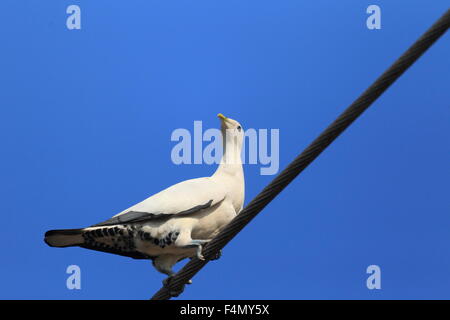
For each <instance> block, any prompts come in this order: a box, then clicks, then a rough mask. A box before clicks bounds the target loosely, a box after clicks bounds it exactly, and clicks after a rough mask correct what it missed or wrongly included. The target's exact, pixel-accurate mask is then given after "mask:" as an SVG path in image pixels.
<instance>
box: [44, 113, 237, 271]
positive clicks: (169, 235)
mask: <svg viewBox="0 0 450 320" xmlns="http://www.w3.org/2000/svg"><path fill="white" fill-rule="evenodd" d="M218 117H219V118H220V120H221V132H222V137H223V139H222V140H223V155H222V160H221V162H220V165H219V167H218V168H217V170H216V171H215V173H214V174H213V175H212V176H211V177H205V178H198V179H191V180H186V181H183V182H180V183H177V184H175V185H173V186H171V187H169V188H167V189H165V190H163V191H161V192H159V193H157V194H155V195H153V196H151V197H149V198H147V199H145V200H144V201H142V202H139V203H138V204H136V205H134V206H132V207H130V208H128V209H126V210H124V211H122V212H120V213H119V214H117V215H115V216H113V217H112V218H111V219H109V220H106V221H104V222H101V223H98V224H95V225H93V226H90V227H87V228H82V229H65V230H50V231H47V232H46V233H45V239H44V241H45V242H46V243H47V244H48V245H49V246H51V247H72V246H78V247H83V248H87V249H92V250H98V251H104V252H109V253H114V254H118V255H123V256H128V257H132V258H135V259H150V260H152V262H153V266H154V267H155V268H156V269H157V270H158V271H159V272H162V273H164V274H167V275H168V276H169V278H170V277H171V276H172V275H173V274H174V272H173V270H172V267H173V265H174V264H176V263H177V262H178V261H180V260H182V259H184V258H188V257H193V256H197V257H198V258H199V259H204V258H203V256H202V245H204V244H206V243H207V242H208V241H210V240H211V239H212V238H213V237H214V236H216V235H217V234H218V233H219V232H220V231H221V230H222V229H223V228H224V227H225V226H226V225H227V224H228V223H229V222H230V221H231V220H232V219H233V218H234V217H235V216H236V215H237V214H238V213H239V212H240V211H241V210H242V207H243V204H244V172H243V169H242V162H241V149H242V142H243V139H244V130H243V129H242V127H241V125H240V124H239V123H238V122H237V121H235V120H233V119H230V118H227V117H225V116H223V115H222V114H219V115H218Z"/></svg>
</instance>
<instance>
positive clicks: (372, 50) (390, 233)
mask: <svg viewBox="0 0 450 320" xmlns="http://www.w3.org/2000/svg"><path fill="white" fill-rule="evenodd" d="M71 4H77V5H79V6H80V8H81V12H82V18H81V19H82V22H81V23H82V29H81V30H68V29H67V28H66V19H67V17H68V15H67V14H66V8H67V7H68V6H69V5H71ZM371 4H377V5H379V6H380V7H381V19H382V20H381V25H382V28H381V29H380V30H368V29H367V27H366V22H365V21H366V18H367V17H368V15H367V14H366V8H367V7H368V6H369V5H371ZM447 7H448V1H444V0H442V1H438V0H435V1H424V0H423V1H422V0H420V1H419V0H416V1H375V2H374V1H356V0H355V1H349V0H347V1H323V0H322V1H310V0H308V1H298V0H282V1H273V0H272V1H268V0H258V1H256V0H247V1H238V0H227V1H224V0H218V1H210V0H196V1H182V0H173V1H154V0H151V1H147V0H135V1H105V0H96V1H80V0H71V1H66V0H63V1H56V0H51V1H40V2H37V1H31V0H30V1H24V0H4V1H2V2H1V4H0V36H1V39H2V41H1V48H2V50H1V51H0V56H1V59H0V66H1V68H0V70H1V72H0V84H1V88H2V89H1V90H0V123H1V125H0V137H1V149H2V153H1V154H2V157H1V158H0V178H1V180H2V182H3V183H1V184H0V197H1V203H2V214H1V216H2V218H3V222H2V226H3V227H2V241H1V242H0V243H1V244H0V248H1V252H2V258H1V263H0V281H1V284H2V285H1V288H0V298H2V299H146V298H149V297H150V296H151V295H152V294H153V293H154V292H155V291H156V290H158V289H159V288H160V285H161V280H162V279H163V278H164V277H163V275H161V274H159V273H157V272H156V271H155V270H154V269H153V268H152V266H151V265H150V263H149V262H148V261H136V260H132V259H128V258H125V257H119V256H114V255H109V254H106V253H98V252H94V251H89V250H85V249H80V248H68V249H55V248H50V247H48V246H47V245H45V244H44V242H43V241H42V239H43V234H44V232H45V231H46V230H48V229H55V228H74V227H83V226H87V225H91V224H93V223H96V222H99V221H103V220H105V219H106V218H108V217H110V216H112V215H113V214H116V213H118V212H119V211H121V210H123V209H125V208H127V207H129V206H130V205H132V204H134V203H136V202H138V201H140V200H142V199H144V198H146V197H147V196H149V195H151V194H153V193H155V192H157V191H159V190H161V189H163V188H165V187H167V186H170V185H172V184H174V183H176V182H179V181H182V180H185V179H189V178H195V177H200V176H207V175H210V174H211V173H212V172H213V171H214V170H215V166H210V165H180V166H177V165H175V164H173V163H172V161H171V158H170V153H171V149H172V148H173V146H174V144H175V143H174V142H172V141H170V136H171V133H172V131H173V130H175V129H177V128H187V129H190V130H191V129H192V128H193V122H194V120H201V121H203V126H204V127H205V128H215V127H217V126H218V125H219V122H218V119H217V118H216V114H217V113H218V112H222V113H224V114H225V115H227V116H230V117H232V118H235V119H237V120H239V121H240V122H241V123H242V124H243V126H244V127H245V128H257V129H258V128H267V129H271V128H276V129H279V130H280V167H281V168H284V167H285V166H286V165H287V164H288V163H289V162H290V161H291V160H292V159H293V158H294V157H295V156H296V155H297V154H298V153H299V152H301V151H302V150H303V148H305V147H306V146H307V145H308V144H309V142H311V141H312V140H313V139H314V138H315V137H316V136H317V135H318V134H319V133H320V132H321V131H322V130H323V129H324V128H325V127H326V126H327V125H328V124H329V123H330V122H331V121H332V120H334V118H335V117H336V116H337V115H338V114H339V113H340V112H341V111H342V110H344V108H346V107H347V106H348V105H349V104H350V103H351V102H352V101H353V100H354V99H355V98H356V97H357V96H358V95H359V94H360V93H361V92H362V91H363V90H364V89H366V88H367V87H368V86H369V85H370V84H371V83H372V82H373V81H374V80H375V79H376V77H378V76H379V75H380V74H381V73H382V72H383V71H384V70H385V69H386V68H387V67H388V66H389V65H390V64H391V63H392V62H393V61H394V60H395V59H396V58H397V57H398V56H399V55H400V54H401V53H403V52H404V50H406V49H407V48H408V46H409V45H411V44H412V43H413V42H414V41H415V40H416V39H417V38H418V37H419V36H420V35H421V34H422V33H423V32H424V31H425V30H426V29H427V28H428V27H429V26H430V25H431V24H432V23H433V22H434V21H435V20H436V19H437V18H438V17H440V16H441V15H442V14H443V13H444V12H445V10H446V9H447ZM449 40H450V39H449V34H446V35H444V37H442V38H441V39H440V40H439V42H438V43H436V44H435V45H434V46H433V47H432V48H431V49H430V50H429V51H428V52H427V53H426V54H425V55H424V56H423V57H422V58H421V59H420V60H419V61H418V62H417V63H416V64H415V65H414V66H413V67H412V68H411V69H410V70H408V71H407V73H406V74H404V75H403V76H402V77H401V78H400V79H399V80H398V81H397V82H396V83H395V84H394V85H393V86H392V87H391V88H390V89H389V90H388V91H387V92H386V93H385V94H384V95H383V96H382V97H380V98H379V99H378V100H377V101H376V102H375V103H374V105H373V106H372V107H371V108H370V109H369V110H368V111H367V112H366V113H365V114H364V115H363V116H362V117H361V118H360V119H358V121H357V122H356V123H354V125H352V126H351V127H350V128H349V129H348V130H347V131H346V132H345V133H344V134H343V135H342V136H341V137H339V138H338V140H337V141H335V142H334V143H333V144H332V145H331V146H330V147H329V148H328V149H327V150H326V151H325V152H324V153H323V154H322V155H321V156H320V157H319V158H318V159H317V160H316V161H315V162H314V163H312V164H311V165H310V166H309V167H308V168H307V170H305V171H304V172H303V173H302V175H301V176H299V177H298V178H297V179H296V180H295V181H294V182H293V183H292V184H291V185H290V186H289V187H288V188H287V189H286V190H285V191H283V192H282V194H280V195H279V196H278V197H277V198H276V199H275V200H274V201H273V202H272V203H271V204H270V205H269V206H268V207H267V208H266V209H265V210H264V211H263V212H262V213H261V214H260V215H259V216H258V217H257V218H256V219H255V220H254V221H253V222H252V223H251V224H250V225H249V226H248V227H247V228H245V229H244V230H243V231H242V232H241V233H240V234H239V235H238V236H237V237H236V238H235V239H234V240H233V241H232V242H231V243H230V244H229V245H228V246H227V247H226V248H225V249H224V251H223V256H222V258H221V259H220V260H219V261H215V262H211V263H209V264H208V265H207V267H205V268H204V269H203V270H202V271H201V272H200V273H199V274H198V275H197V276H196V277H195V278H194V279H193V281H194V284H193V285H191V286H189V287H188V288H187V289H186V291H185V293H184V294H183V295H182V298H185V299H449V298H450V295H449V291H448V288H449V286H450V275H449V270H450V251H449V243H450V231H449V223H450V216H449V213H450V203H449V201H448V191H449V181H450V174H449V167H448V164H449V161H450V152H449V151H450V150H449V138H450V133H449V130H448V128H449V127H448V125H449V120H450V108H449V101H450V90H449V83H450V72H449V71H450V60H449V58H448V57H449V52H450V50H449V49H450V42H449ZM244 170H245V178H246V203H247V202H248V201H249V200H251V199H252V198H253V197H254V196H255V195H256V194H257V193H258V192H259V191H261V189H262V188H263V187H264V186H265V185H266V184H267V183H269V182H270V181H271V179H272V178H273V176H263V175H260V166H259V165H246V166H245V169H244ZM72 264H76V265H78V266H80V268H81V277H82V278H81V290H68V289H67V288H66V279H67V277H68V276H69V275H68V274H66V268H67V267H68V266H69V265H72ZM369 265H379V266H380V268H381V286H382V288H381V290H368V289H367V287H366V279H367V277H368V274H366V268H367V267H368V266H369ZM178 267H179V266H178Z"/></svg>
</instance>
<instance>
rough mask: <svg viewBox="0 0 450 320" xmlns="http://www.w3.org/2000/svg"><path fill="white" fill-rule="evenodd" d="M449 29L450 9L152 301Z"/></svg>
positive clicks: (196, 267) (189, 272) (179, 284)
mask: <svg viewBox="0 0 450 320" xmlns="http://www.w3.org/2000/svg"><path fill="white" fill-rule="evenodd" d="M449 26H450V9H449V10H447V12H446V13H445V14H444V15H443V16H442V17H441V18H440V19H439V20H438V21H436V22H435V23H434V24H433V25H432V26H431V27H430V28H429V29H428V30H427V31H426V32H425V33H424V34H423V35H422V36H421V37H420V38H419V39H418V40H417V41H416V42H415V43H414V44H413V45H412V46H411V47H410V48H409V49H408V50H407V51H406V52H405V53H404V54H403V55H402V56H401V57H400V58H398V59H397V60H396V61H395V62H394V63H393V64H392V65H391V66H390V67H389V68H388V69H387V70H386V71H385V72H384V73H383V74H382V75H381V76H380V77H379V78H378V79H377V80H376V81H375V82H374V83H373V84H372V85H371V86H370V87H369V88H368V89H366V91H364V92H363V93H362V94H361V95H360V96H359V97H358V98H357V99H356V100H355V101H354V102H353V103H352V104H351V105H350V106H349V107H348V108H347V109H346V110H345V111H344V112H343V113H342V114H341V115H340V116H339V117H338V118H337V119H336V120H335V121H334V122H333V123H332V124H331V125H329V126H328V127H327V128H326V129H325V130H324V131H323V132H322V133H321V134H320V135H319V136H318V137H317V138H316V139H315V140H314V141H313V142H312V143H311V144H310V145H309V146H308V147H307V148H306V149H305V150H304V151H303V152H302V153H301V154H300V155H299V156H297V158H295V159H294V161H292V162H291V163H290V164H289V165H288V166H287V167H286V168H285V169H284V170H283V171H282V172H281V173H280V174H279V175H278V176H277V177H275V179H273V180H272V182H270V183H269V184H268V185H267V186H266V187H265V188H264V189H263V190H262V191H261V192H260V193H259V194H258V195H257V196H256V197H255V198H254V199H253V200H252V201H251V202H250V203H249V204H248V205H247V206H246V207H245V208H244V209H243V210H242V211H241V212H240V213H239V214H238V215H237V216H236V217H235V218H234V219H233V220H232V221H231V222H230V223H229V224H228V225H227V226H226V227H225V228H224V229H223V230H222V231H221V232H220V233H219V234H218V235H217V236H216V237H215V238H214V239H212V240H211V241H210V242H209V243H208V244H207V245H206V246H205V248H204V249H203V255H204V257H205V260H199V259H198V258H196V257H194V258H192V260H191V261H189V262H188V263H187V264H186V265H185V266H184V267H183V268H182V269H181V270H180V271H179V272H177V273H176V274H175V275H174V276H173V277H172V278H171V280H170V282H169V283H168V285H166V286H163V287H162V288H161V289H160V290H159V291H158V292H156V293H155V294H154V296H153V297H152V300H167V299H170V298H171V297H172V295H171V292H173V291H176V290H177V289H178V290H180V289H183V288H184V285H185V284H186V283H187V282H188V281H189V280H190V279H191V278H192V277H193V276H194V275H195V274H196V273H197V272H199V271H200V270H201V269H202V268H203V267H204V266H205V265H206V264H207V263H208V260H211V259H213V257H215V256H216V255H217V254H218V252H219V251H220V250H221V249H222V248H223V247H224V246H225V245H226V244H227V243H228V242H229V241H231V239H233V238H234V237H235V236H236V235H237V234H238V233H239V232H240V231H241V230H242V229H243V228H244V227H245V226H246V225H247V224H248V223H249V222H250V221H251V220H252V219H253V218H254V217H255V216H256V215H257V214H258V213H259V212H261V210H262V209H264V207H265V206H266V205H267V204H269V203H270V202H271V201H272V200H273V199H274V198H275V197H276V196H277V195H278V194H279V193H280V192H281V191H282V190H283V189H284V188H285V187H286V186H287V185H288V184H289V183H290V182H292V180H294V179H295V178H296V177H297V176H298V175H299V174H300V173H301V172H302V171H303V170H304V169H305V168H306V167H307V166H308V165H309V164H310V163H311V162H312V161H313V160H314V159H316V158H317V157H318V156H319V155H320V154H321V153H322V151H324V150H325V149H326V148H327V147H328V146H329V145H330V144H331V143H332V142H333V141H334V140H335V139H336V138H337V137H338V136H339V135H340V134H341V133H342V132H343V131H344V130H345V129H346V128H347V127H349V126H350V124H352V123H353V121H355V120H356V119H357V118H358V117H359V116H360V115H361V114H362V113H363V112H364V111H365V110H366V109H367V108H368V107H369V106H370V105H371V104H372V103H373V102H374V101H375V100H376V99H377V98H378V97H379V96H380V95H381V94H382V93H383V92H384V91H386V89H388V88H389V86H390V85H391V84H392V83H394V81H396V80H397V79H398V78H399V77H400V76H401V75H402V74H403V73H404V72H405V71H406V70H407V69H408V68H409V67H410V66H411V65H412V64H413V63H414V62H415V61H416V60H417V59H418V58H419V57H420V56H421V55H422V54H423V53H425V51H427V49H428V48H429V47H430V46H431V45H432V44H433V43H435V42H436V41H437V40H438V39H439V38H440V37H441V36H442V35H443V34H444V33H445V32H446V31H447V29H448V28H449Z"/></svg>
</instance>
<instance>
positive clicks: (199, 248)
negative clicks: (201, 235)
mask: <svg viewBox="0 0 450 320" xmlns="http://www.w3.org/2000/svg"><path fill="white" fill-rule="evenodd" d="M209 241H211V239H207V240H191V242H190V243H189V244H187V245H185V246H183V247H184V248H197V252H196V255H197V258H198V259H200V260H205V257H204V256H203V255H202V249H203V245H204V244H206V243H208V242H209Z"/></svg>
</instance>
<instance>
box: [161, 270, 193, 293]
mask: <svg viewBox="0 0 450 320" xmlns="http://www.w3.org/2000/svg"><path fill="white" fill-rule="evenodd" d="M172 279H173V275H171V276H168V277H167V278H165V279H164V280H163V281H162V283H163V286H164V287H165V288H166V289H167V291H168V292H169V295H170V296H171V297H178V296H179V295H180V294H182V293H183V291H184V285H182V286H180V287H178V288H174V287H173V286H172V285H171V281H172ZM191 283H192V280H189V281H188V284H191Z"/></svg>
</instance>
